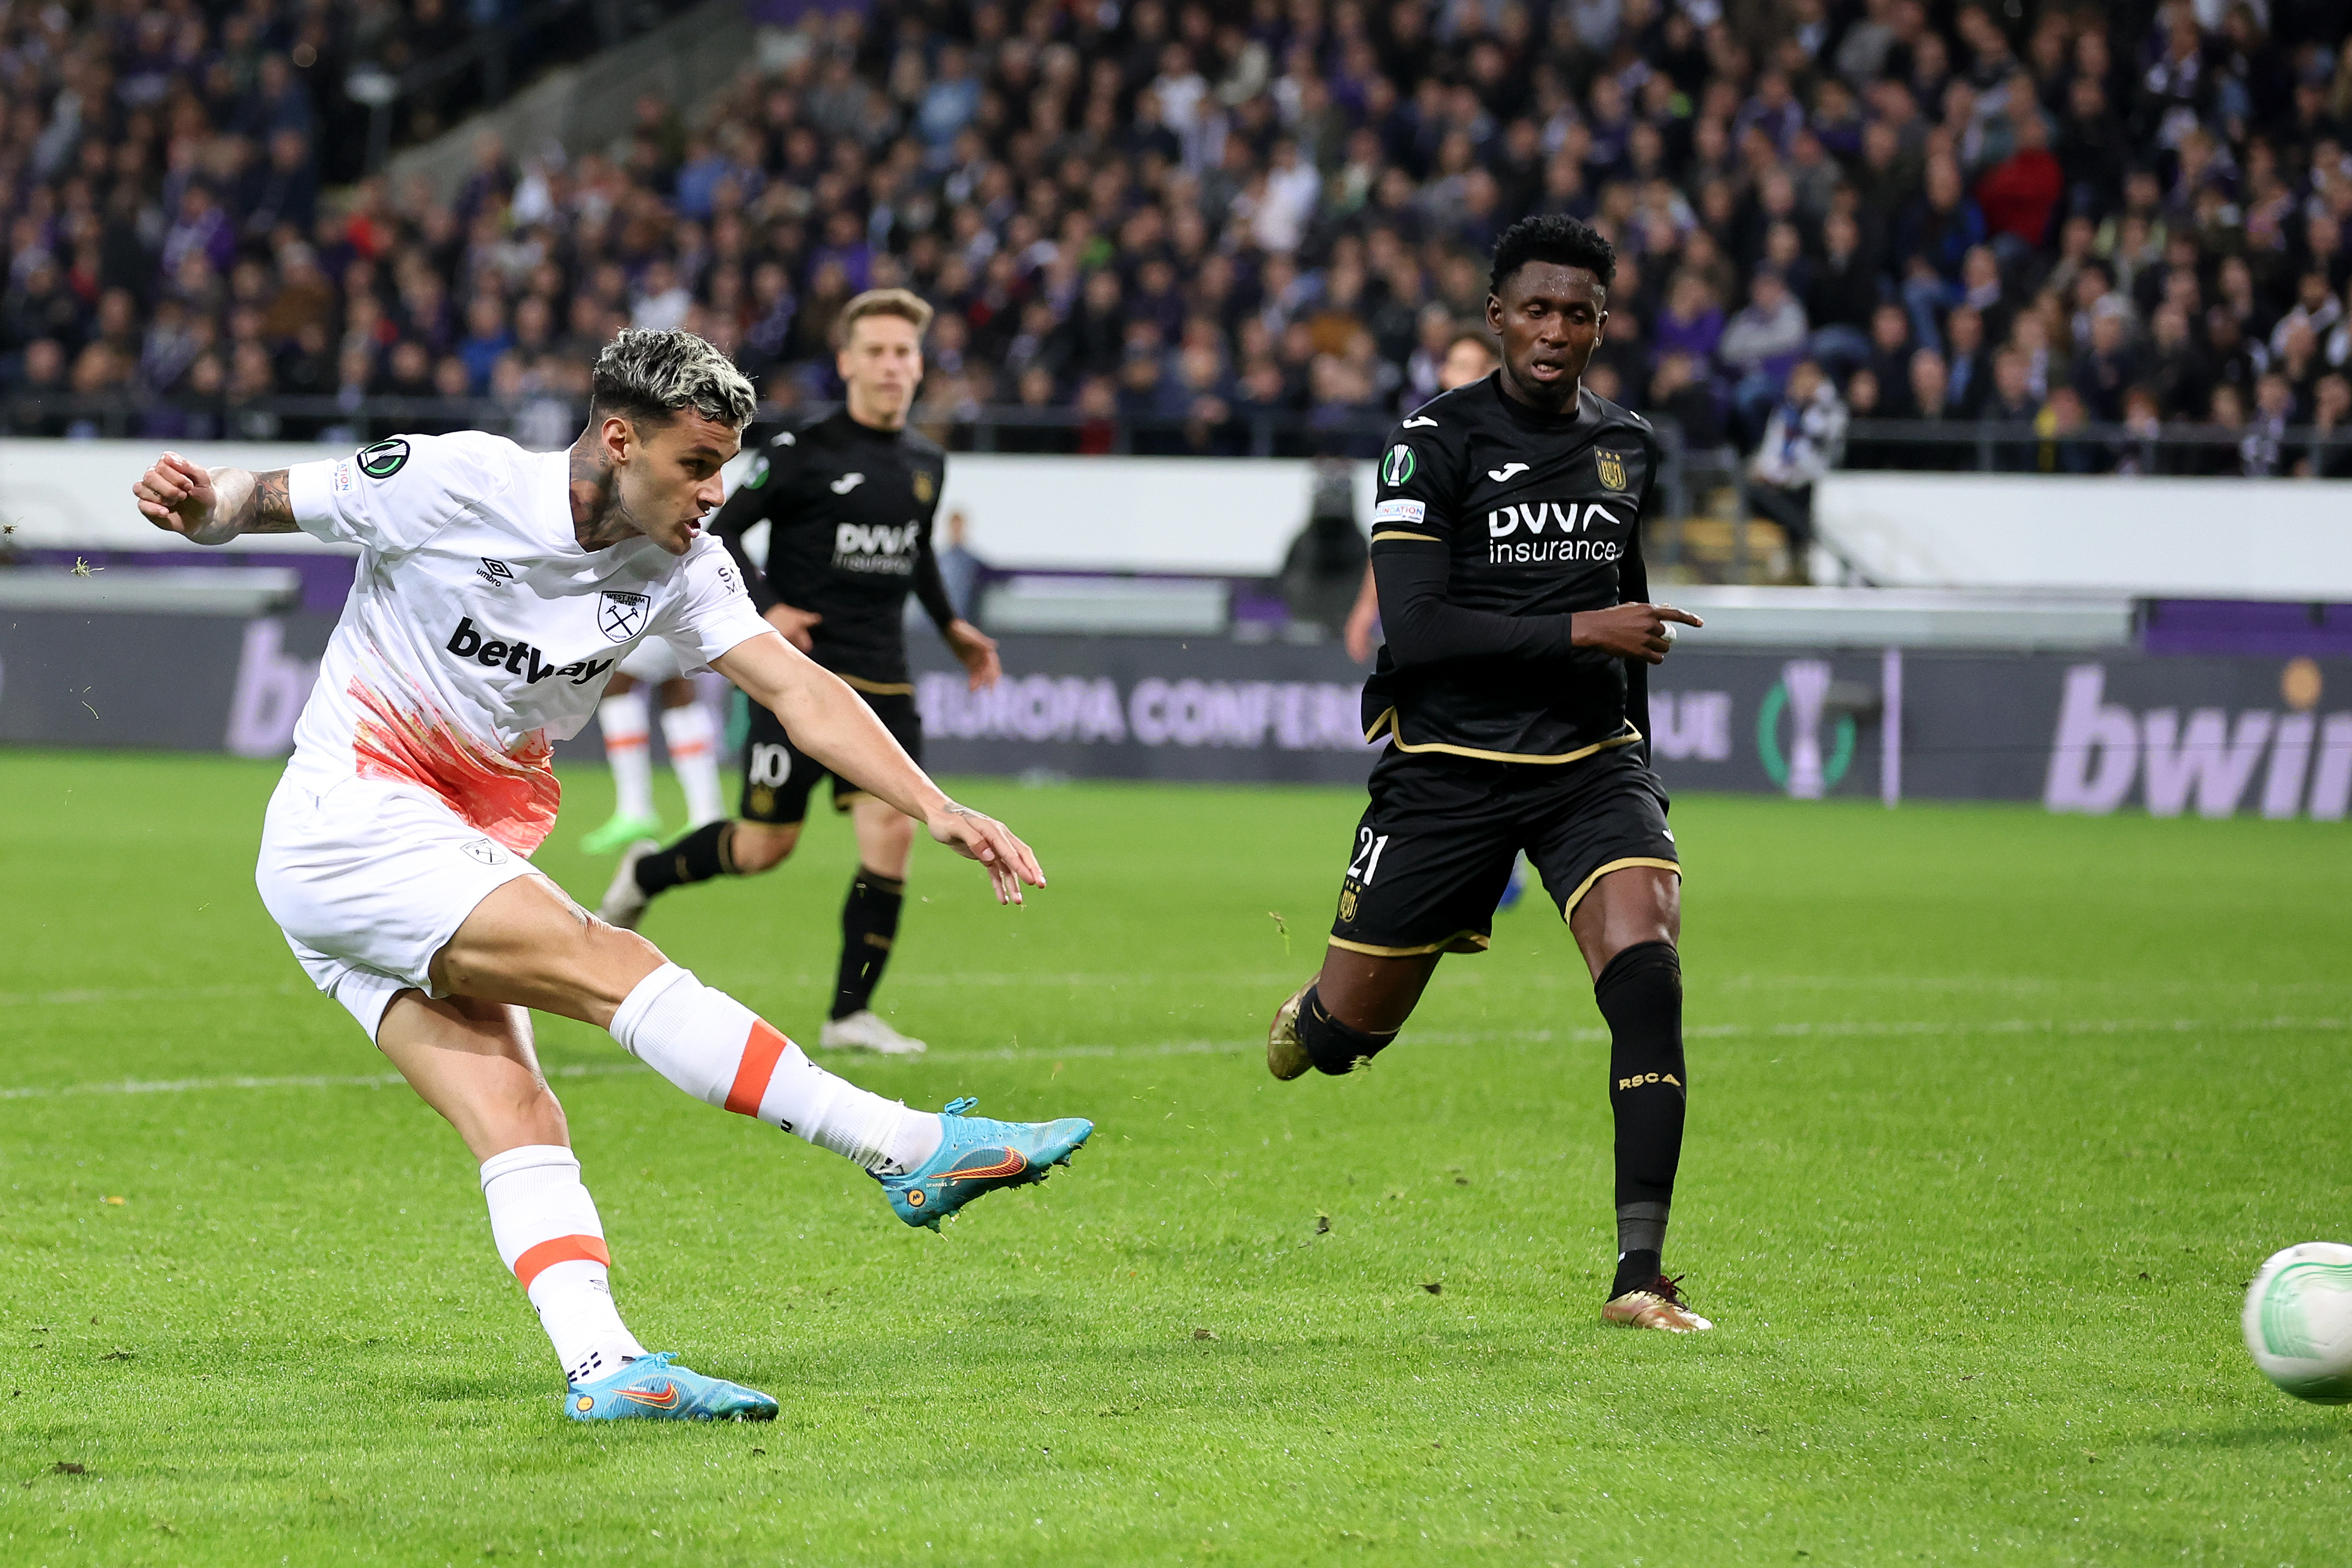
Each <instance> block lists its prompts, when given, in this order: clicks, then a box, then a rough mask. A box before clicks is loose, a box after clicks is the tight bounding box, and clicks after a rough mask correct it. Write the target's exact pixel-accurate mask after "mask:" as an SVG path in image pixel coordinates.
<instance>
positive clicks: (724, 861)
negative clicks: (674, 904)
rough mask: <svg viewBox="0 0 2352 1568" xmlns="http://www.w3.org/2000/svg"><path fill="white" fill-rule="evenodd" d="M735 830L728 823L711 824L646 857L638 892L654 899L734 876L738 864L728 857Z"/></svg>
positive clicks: (639, 870) (641, 865) (641, 863)
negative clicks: (728, 847)
mask: <svg viewBox="0 0 2352 1568" xmlns="http://www.w3.org/2000/svg"><path fill="white" fill-rule="evenodd" d="M734 826H735V825H734V824H733V823H732V822H728V821H719V822H707V823H704V824H703V825H702V826H700V827H698V828H696V829H695V830H694V831H693V832H691V833H689V834H688V835H687V836H686V837H683V838H681V839H679V840H678V841H677V843H675V844H673V845H671V846H670V847H668V848H667V849H657V850H656V851H655V852H654V853H652V854H651V855H648V856H646V858H644V859H642V860H640V861H638V862H637V888H638V889H639V890H640V891H642V892H643V893H644V894H645V895H646V897H647V898H651V897H652V896H653V895H654V894H656V893H659V892H664V891H667V889H671V888H682V887H684V886H685V885H686V884H687V883H688V882H708V881H709V880H710V879H711V878H713V877H725V876H731V875H732V874H733V873H734V870H735V862H734V859H733V858H731V857H730V855H729V854H728V853H727V841H728V837H729V836H730V833H731V832H732V831H733V829H734Z"/></svg>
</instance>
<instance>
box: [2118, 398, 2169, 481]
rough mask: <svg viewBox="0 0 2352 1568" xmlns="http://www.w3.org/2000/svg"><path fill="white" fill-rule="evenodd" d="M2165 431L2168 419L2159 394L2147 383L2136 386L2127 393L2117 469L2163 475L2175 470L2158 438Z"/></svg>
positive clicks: (2122, 472)
mask: <svg viewBox="0 0 2352 1568" xmlns="http://www.w3.org/2000/svg"><path fill="white" fill-rule="evenodd" d="M2163 433H2164V421H2163V416H2162V415H2161V413H2160V405H2158V402H2157V396H2156V394H2155V393H2154V392H2153V391H2151V390H2149V389H2148V388H2147V387H2145V386H2135V387H2132V388H2130V389H2129V390H2128V391H2126V393H2125V394H2124V429H2123V436H2122V437H2121V438H2120V439H2119V440H2117V441H2116V449H2115V458H2114V464H2113V470H2114V471H2115V472H2116V473H2118V474H2160V473H2168V472H2170V471H2172V470H2171V469H2170V468H2168V467H2167V465H2166V464H2165V462H2164V460H2163V458H2164V454H2163V450H2162V448H2161V447H2158V444H2157V443H2158V439H2159V438H2160V437H2162V435H2163Z"/></svg>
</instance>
